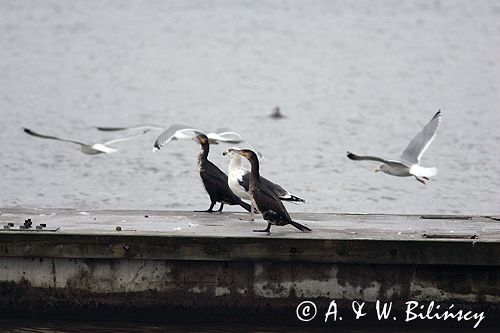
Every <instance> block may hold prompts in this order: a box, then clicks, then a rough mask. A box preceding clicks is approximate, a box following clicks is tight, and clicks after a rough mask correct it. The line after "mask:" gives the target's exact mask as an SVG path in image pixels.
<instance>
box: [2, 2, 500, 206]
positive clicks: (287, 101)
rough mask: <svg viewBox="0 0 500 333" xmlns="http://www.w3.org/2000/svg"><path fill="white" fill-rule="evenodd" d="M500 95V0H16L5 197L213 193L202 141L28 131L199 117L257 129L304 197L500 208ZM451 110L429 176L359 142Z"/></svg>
mask: <svg viewBox="0 0 500 333" xmlns="http://www.w3.org/2000/svg"><path fill="white" fill-rule="evenodd" d="M276 105H279V106H281V108H282V111H283V113H284V114H285V115H286V118H284V119H279V120H275V119H271V118H269V117H268V115H269V114H270V112H271V108H272V107H274V106H276ZM499 105H500V3H499V2H496V1H452V0H449V1H377V2H372V1H326V0H325V1H237V2H235V1H127V2H123V1H93V0H91V1H87V0H86V1H62V0H60V1H53V0H49V1H43V2H39V1H6V0H2V1H0V170H1V178H0V185H1V186H0V188H1V191H0V207H48V208H51V207H72V208H77V209H82V210H85V209H89V210H90V209H152V210H153V209H169V210H193V209H205V208H208V206H209V200H208V196H207V194H206V193H205V191H204V189H203V187H202V184H201V181H200V179H199V177H198V175H197V169H196V156H197V153H198V151H199V147H198V146H197V145H196V144H195V143H194V142H190V141H178V142H172V143H171V144H169V145H168V146H167V147H166V148H165V149H164V150H161V151H160V152H158V153H152V151H151V150H152V146H153V142H154V140H155V137H156V135H157V134H158V132H151V133H148V134H146V135H144V136H142V137H140V138H136V139H134V140H132V141H130V142H125V143H122V144H119V145H118V144H117V145H116V146H115V147H117V148H119V149H120V151H119V152H117V153H115V154H109V155H99V156H88V155H83V154H82V153H81V152H79V151H78V149H77V147H76V146H74V145H72V144H66V143H62V142H56V141H49V140H41V139H37V138H33V137H30V136H28V135H25V134H24V133H23V132H22V131H21V127H22V126H24V127H28V128H31V129H34V130H37V131H39V132H41V133H46V134H54V135H59V136H62V137H68V138H73V139H78V140H82V141H88V142H93V141H99V140H101V139H105V138H112V137H114V136H115V134H113V133H101V132H98V131H96V130H95V129H94V128H93V126H95V125H103V126H124V125H131V124H138V123H139V124H140V123H151V124H158V125H162V126H163V125H164V126H168V125H170V124H172V123H178V122H181V123H187V124H191V125H193V126H196V127H199V128H201V129H206V130H215V129H217V128H222V127H229V128H232V129H234V130H236V131H238V132H239V133H241V134H242V135H243V136H245V137H246V138H247V139H248V140H249V141H250V142H251V143H253V144H254V145H255V146H257V147H258V148H259V149H260V150H261V151H262V153H263V154H264V156H265V159H264V160H263V161H262V168H261V171H262V173H263V174H264V175H265V176H266V177H267V178H270V179H272V180H274V181H276V182H278V183H279V184H281V185H282V186H284V187H285V188H287V189H288V190H289V191H290V192H292V193H293V194H295V195H297V196H300V197H302V198H305V199H306V200H307V203H306V204H303V205H302V204H301V205H288V206H287V207H288V208H289V210H290V211H292V212H299V211H303V212H365V213H416V214H419V213H444V214H455V213H456V214H499V213H500V205H499V203H500V130H499V127H500V110H499ZM438 108H441V109H442V111H443V119H442V123H441V127H440V128H439V130H438V133H437V137H436V139H435V141H434V143H433V144H432V145H431V147H430V148H429V150H428V151H427V153H426V154H425V155H424V157H423V160H422V164H423V165H424V166H436V167H437V168H438V169H439V172H438V175H437V177H436V178H434V179H432V180H431V181H430V183H429V184H428V185H426V186H425V185H422V184H420V183H418V182H417V181H416V180H414V179H412V178H397V177H391V176H388V175H385V174H382V173H376V174H375V173H373V170H374V169H375V168H376V167H377V166H378V165H377V163H369V162H367V163H362V162H353V161H350V160H348V159H347V158H346V156H345V153H346V151H347V150H350V151H352V152H355V153H358V154H373V155H378V156H387V157H394V158H396V157H398V156H399V154H400V153H401V152H402V150H403V149H404V148H405V146H406V144H407V143H408V142H409V140H410V139H411V138H412V137H413V136H414V135H415V134H416V133H417V132H418V131H419V130H420V129H421V128H422V127H423V126H424V125H425V124H426V123H427V122H428V121H429V119H430V118H431V117H432V116H433V115H434V113H435V112H436V111H437V109H438ZM226 148H228V146H227V145H218V146H214V147H212V150H211V153H210V158H211V159H212V160H213V161H214V162H215V163H216V164H218V165H219V166H220V167H221V168H222V169H223V170H227V160H225V159H224V158H223V156H222V154H221V153H222V152H223V151H224V149H226ZM232 209H233V210H236V209H237V210H239V209H240V208H232Z"/></svg>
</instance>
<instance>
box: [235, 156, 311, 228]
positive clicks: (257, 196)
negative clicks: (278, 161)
mask: <svg viewBox="0 0 500 333" xmlns="http://www.w3.org/2000/svg"><path fill="white" fill-rule="evenodd" d="M234 151H235V152H237V153H238V154H240V155H241V156H243V157H245V158H246V159H248V160H249V161H250V165H251V171H250V183H249V193H250V198H251V200H252V202H253V205H254V206H255V207H257V210H258V211H259V212H261V213H262V217H263V218H264V220H266V221H267V228H266V229H264V230H254V231H255V232H267V233H270V231H271V225H279V226H284V225H287V224H291V225H292V226H294V227H295V228H297V229H299V230H300V231H302V232H310V231H312V230H311V229H309V228H308V227H306V226H304V225H302V224H300V223H298V222H295V221H292V218H291V217H290V215H289V214H288V212H287V210H286V208H285V206H284V205H283V203H282V202H281V200H280V198H279V197H278V196H277V195H276V193H274V192H273V191H272V190H271V189H270V188H269V187H268V186H266V185H265V183H263V181H262V177H261V176H260V173H259V159H258V158H257V154H255V153H254V152H253V151H252V150H249V149H241V150H234Z"/></svg>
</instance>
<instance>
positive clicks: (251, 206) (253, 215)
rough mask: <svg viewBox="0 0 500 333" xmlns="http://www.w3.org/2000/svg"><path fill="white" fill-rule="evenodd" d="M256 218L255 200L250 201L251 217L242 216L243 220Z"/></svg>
mask: <svg viewBox="0 0 500 333" xmlns="http://www.w3.org/2000/svg"><path fill="white" fill-rule="evenodd" d="M254 218H255V208H253V202H251V203H250V217H249V218H248V217H246V218H245V217H240V220H241V221H253V220H254Z"/></svg>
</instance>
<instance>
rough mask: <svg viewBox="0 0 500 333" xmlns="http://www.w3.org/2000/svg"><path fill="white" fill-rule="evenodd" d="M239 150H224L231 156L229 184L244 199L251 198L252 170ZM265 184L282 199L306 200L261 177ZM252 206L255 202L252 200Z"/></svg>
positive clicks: (251, 216) (251, 213)
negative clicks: (242, 159) (243, 159)
mask: <svg viewBox="0 0 500 333" xmlns="http://www.w3.org/2000/svg"><path fill="white" fill-rule="evenodd" d="M237 150H240V149H239V148H230V149H228V150H226V151H225V152H223V153H222V154H223V155H224V156H229V158H230V161H229V167H228V174H227V175H228V184H229V188H230V189H231V191H233V193H234V194H236V195H237V196H238V197H240V198H241V199H244V200H251V198H250V193H249V192H248V191H249V184H250V171H249V170H248V169H247V168H245V167H244V166H243V164H241V155H240V154H238V152H237ZM260 180H261V183H262V185H263V186H266V187H267V188H269V189H270V190H271V191H272V192H274V194H276V195H277V196H278V198H279V199H280V200H282V201H293V202H306V201H305V200H304V199H302V198H299V197H296V196H294V195H292V194H290V192H288V191H287V190H285V189H284V188H283V187H281V186H280V185H278V184H275V183H273V182H271V181H270V180H268V179H266V178H264V177H262V176H261V177H260ZM252 208H255V207H253V202H252ZM253 220H254V210H253V209H252V210H251V211H250V221H253Z"/></svg>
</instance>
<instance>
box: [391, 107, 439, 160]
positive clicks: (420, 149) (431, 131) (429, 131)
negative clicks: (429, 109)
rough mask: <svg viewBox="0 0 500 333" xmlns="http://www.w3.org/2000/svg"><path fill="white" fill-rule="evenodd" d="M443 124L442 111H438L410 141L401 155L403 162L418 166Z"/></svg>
mask: <svg viewBox="0 0 500 333" xmlns="http://www.w3.org/2000/svg"><path fill="white" fill-rule="evenodd" d="M440 122H441V110H438V112H436V114H435V115H434V117H432V119H431V120H430V121H429V122H428V123H427V125H425V126H424V128H423V129H422V130H421V131H420V132H419V133H418V134H417V135H416V136H415V137H414V138H413V139H412V140H411V141H410V143H409V144H408V146H407V147H406V148H405V150H404V151H403V153H402V154H401V160H402V161H403V162H406V163H409V164H410V165H412V164H418V163H419V162H420V158H421V157H422V155H423V154H424V153H425V151H426V150H427V148H429V145H430V144H431V143H432V140H434V138H435V137H436V130H437V129H438V127H439V124H440Z"/></svg>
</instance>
